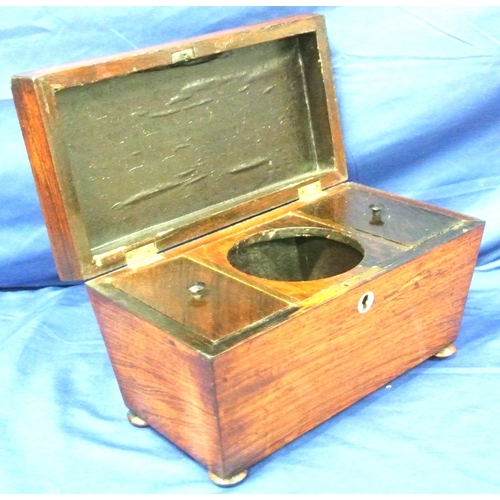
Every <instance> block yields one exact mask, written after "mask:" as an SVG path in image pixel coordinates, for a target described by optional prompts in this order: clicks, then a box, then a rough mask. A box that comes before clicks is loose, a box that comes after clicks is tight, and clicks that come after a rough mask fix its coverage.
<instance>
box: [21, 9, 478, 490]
mask: <svg viewBox="0 0 500 500" xmlns="http://www.w3.org/2000/svg"><path fill="white" fill-rule="evenodd" d="M13 93H14V98H15V103H16V107H17V110H18V115H19V119H20V123H21V126H22V129H23V134H24V138H25V142H26V145H27V149H28V153H29V157H30V161H31V164H32V167H33V172H34V176H35V180H36V183H37V189H38V193H39V196H40V199H41V204H42V208H43V211H44V216H45V220H46V223H47V228H48V231H49V235H50V239H51V243H52V246H53V251H54V255H55V259H56V263H57V268H58V271H59V275H60V277H61V279H63V280H82V279H83V280H89V281H87V282H86V285H87V290H88V293H89V296H90V300H91V302H92V306H93V308H94V311H95V314H96V316H97V320H98V322H99V326H100V329H101V331H102V334H103V337H104V340H105V343H106V346H107V349H108V352H109V355H110V358H111V361H112V364H113V368H114V370H115V373H116V376H117V379H118V382H119V385H120V389H121V392H122V395H123V398H124V401H125V403H126V405H127V407H128V408H129V409H130V412H129V415H128V417H129V420H130V421H131V423H133V424H134V425H138V426H146V425H150V426H152V427H153V428H154V429H156V430H157V431H158V432H160V433H161V434H163V435H164V436H166V437H167V438H168V439H170V440H171V441H172V442H174V443H175V444H177V445H178V446H179V447H180V448H182V449H183V450H185V451H186V452H187V453H188V454H190V455H191V456H192V457H194V458H195V459H196V460H198V461H200V462H201V463H203V464H204V465H205V466H206V467H207V468H208V470H209V474H210V477H211V479H212V480H213V481H214V482H215V483H216V484H222V485H228V484H235V483H237V482H239V481H241V480H242V479H243V478H244V477H245V476H246V471H247V469H248V467H249V466H251V465H252V464H254V463H255V462H257V461H259V460H261V459H262V458H264V457H266V456H267V455H269V454H271V453H272V452H273V451H275V450H277V449H278V448H280V447H282V446H284V445H285V444H286V443H288V442H290V441H291V440H293V439H294V438H296V437H298V436H300V435H302V434H303V433H305V432H307V431H308V430H310V429H311V428H313V427H314V426H316V425H318V424H319V423H321V422H323V421H324V420H326V419H328V418H330V417H331V416H332V415H334V414H336V413H338V412H339V411H341V410H342V409H344V408H346V407H347V406H349V405H351V404H352V403H354V402H356V401H358V400H359V399H361V398H363V397H364V396H366V395H367V394H369V393H371V392H372V391H374V390H376V389H378V388H379V387H381V386H383V385H384V384H386V383H387V382H389V381H390V380H392V379H394V378H395V377H397V376H398V375H400V374H402V373H403V372H405V371H406V370H408V369H410V368H412V367H414V366H415V365H417V364H418V363H421V362H422V361H424V360H425V359H427V358H429V357H431V356H434V355H438V356H441V357H446V356H448V355H450V354H452V353H453V352H454V346H453V344H452V343H453V341H454V340H455V338H456V336H457V333H458V329H459V325H460V321H461V317H462V314H463V309H464V305H465V301H466V297H467V293H468V288H469V284H470V280H471V276H472V272H473V268H474V265H475V262H476V257H477V253H478V249H479V244H480V240H481V235H482V231H483V222H481V221H479V220H477V219H474V218H471V217H467V216H463V215H460V214H457V213H452V212H450V211H447V210H443V209H440V208H436V207H433V206H430V205H427V204H425V203H419V202H416V201H412V200H408V199H405V198H402V197H400V196H395V195H392V194H389V193H386V192H382V191H379V190H376V189H371V188H368V187H364V186H361V185H358V184H354V183H349V182H344V181H345V180H346V178H347V172H346V164H345V156H344V150H343V146H342V136H341V130H340V121H339V116H338V108H337V104H336V99H335V93H334V86H333V82H332V71H331V66H330V57H329V50H328V43H327V38H326V32H325V26H324V22H323V18H322V17H321V16H316V15H307V16H297V17H291V18H284V19H279V20H276V21H274V22H271V23H266V24H257V25H253V26H247V27H244V28H241V29H236V30H231V31H224V32H220V33H216V34H212V35H207V36H202V37H199V38H193V39H189V40H185V41H181V42H175V43H170V44H166V45H160V46H157V47H152V48H148V49H145V50H138V51H134V52H129V53H125V54H119V55H117V56H113V57H109V58H102V59H96V60H92V61H88V62H83V63H79V64H71V65H66V66H60V67H56V68H53V69H50V70H46V71H37V72H32V73H28V74H23V75H18V76H16V77H14V78H13ZM160 252H161V253H160Z"/></svg>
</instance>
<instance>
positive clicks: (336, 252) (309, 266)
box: [227, 227, 363, 281]
mask: <svg viewBox="0 0 500 500" xmlns="http://www.w3.org/2000/svg"><path fill="white" fill-rule="evenodd" d="M227 258H228V261H229V263H230V264H231V265H232V266H233V267H235V268H236V269H238V270H239V271H242V272H244V273H246V274H250V275H251V276H256V277H258V278H265V279H268V280H276V281H312V280H318V279H322V278H329V277H331V276H336V275H337V274H342V273H345V272H346V271H349V269H352V268H353V267H356V266H357V265H358V264H359V263H360V262H361V261H362V260H363V248H362V247H361V245H360V244H359V242H358V241H356V240H354V239H353V238H350V237H349V236H345V235H343V234H340V233H336V232H335V231H332V230H330V229H322V228H317V227H294V228H285V229H271V230H268V231H263V232H261V233H258V234H255V235H253V236H251V237H250V238H247V239H245V240H242V241H240V242H238V243H237V244H236V245H234V246H233V247H232V248H231V250H229V253H228V256H227Z"/></svg>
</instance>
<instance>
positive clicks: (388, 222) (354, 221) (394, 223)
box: [299, 185, 459, 246]
mask: <svg viewBox="0 0 500 500" xmlns="http://www.w3.org/2000/svg"><path fill="white" fill-rule="evenodd" d="M390 196H391V195H390V194H387V196H383V195H382V194H380V193H374V192H373V191H368V190H367V189H366V188H364V187H363V186H359V185H352V186H350V187H348V188H347V189H344V190H342V191H340V192H338V193H335V194H332V195H330V196H324V197H321V198H319V199H318V200H317V201H315V202H313V203H310V204H308V205H306V206H304V207H303V208H301V209H300V210H299V212H303V213H305V214H307V215H311V216H313V217H317V218H319V219H322V220H324V221H327V222H334V223H337V224H342V225H344V226H347V227H353V228H355V229H358V230H360V231H364V232H366V233H369V234H373V235H375V236H380V237H382V238H384V239H387V240H390V241H394V242H396V243H400V244H403V245H408V246H413V245H418V244H420V243H422V242H423V241H425V240H428V239H429V238H432V237H433V236H436V235H438V234H441V233H443V232H445V231H447V230H448V229H450V228H451V227H453V226H454V225H456V224H457V223H458V222H459V220H457V219H456V218H454V217H450V216H448V215H445V214H442V213H438V212H432V211H430V210H427V209H425V208H423V207H421V206H418V205H415V204H410V203H405V202H404V201H401V200H398V199H393V198H391V197H390ZM374 207H376V208H378V209H380V211H379V213H378V217H377V216H375V217H374V213H373V210H372V208H374ZM374 219H375V220H374ZM377 219H378V220H377Z"/></svg>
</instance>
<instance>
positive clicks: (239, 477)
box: [208, 470, 248, 486]
mask: <svg viewBox="0 0 500 500" xmlns="http://www.w3.org/2000/svg"><path fill="white" fill-rule="evenodd" d="M247 475H248V470H243V471H241V472H239V473H238V474H236V475H234V476H233V477H229V478H227V479H223V478H222V477H219V476H218V475H217V474H214V473H213V472H210V471H208V477H209V478H210V480H211V481H212V482H213V483H214V484H216V485H217V486H235V485H236V484H239V483H241V482H242V481H243V480H244V479H245V478H246V477H247Z"/></svg>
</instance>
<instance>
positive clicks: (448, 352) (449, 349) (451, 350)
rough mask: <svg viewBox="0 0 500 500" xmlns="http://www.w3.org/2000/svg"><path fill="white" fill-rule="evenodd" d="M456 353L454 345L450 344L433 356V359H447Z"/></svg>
mask: <svg viewBox="0 0 500 500" xmlns="http://www.w3.org/2000/svg"><path fill="white" fill-rule="evenodd" d="M456 352H457V348H456V347H455V344H450V345H449V346H446V347H445V348H444V349H441V350H440V351H439V352H437V353H436V354H434V357H436V358H449V357H450V356H453V355H454V354H455V353H456Z"/></svg>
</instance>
